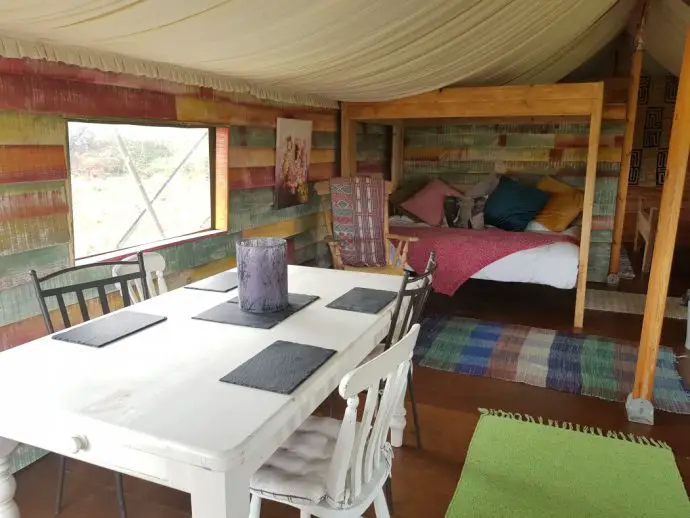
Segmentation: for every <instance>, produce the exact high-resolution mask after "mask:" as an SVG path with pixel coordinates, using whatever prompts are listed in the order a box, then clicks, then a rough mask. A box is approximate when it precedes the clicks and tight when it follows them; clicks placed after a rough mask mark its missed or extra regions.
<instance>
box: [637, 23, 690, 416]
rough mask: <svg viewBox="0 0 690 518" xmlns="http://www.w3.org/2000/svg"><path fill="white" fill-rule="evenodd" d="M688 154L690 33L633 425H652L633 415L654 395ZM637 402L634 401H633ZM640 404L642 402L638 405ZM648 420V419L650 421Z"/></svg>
mask: <svg viewBox="0 0 690 518" xmlns="http://www.w3.org/2000/svg"><path fill="white" fill-rule="evenodd" d="M689 152H690V31H688V33H687V34H686V39H685V49H684V52H683V63H682V65H681V69H680V78H679V84H678V96H677V98H676V107H675V110H674V112H673V125H672V127H671V139H670V142H669V147H668V160H667V162H666V181H665V183H664V188H663V191H662V193H661V204H660V208H659V224H658V233H657V236H656V243H655V245H654V252H653V255H652V268H651V272H650V275H649V286H648V290H647V300H646V303H645V308H644V318H643V320H642V335H641V337H640V350H639V353H638V356H637V367H636V370H635V385H634V387H633V393H632V400H631V399H630V398H629V399H628V418H629V419H631V420H635V421H642V422H647V423H649V424H652V423H653V409H651V410H652V412H651V415H649V413H650V412H648V411H647V412H644V410H645V409H643V411H640V412H635V408H636V407H637V409H639V408H640V406H644V407H646V410H650V408H651V403H650V402H651V400H652V394H653V391H654V374H655V371H656V359H657V353H658V350H659V341H660V339H661V328H662V326H663V323H664V311H665V309H666V296H667V294H668V280H669V276H670V274H671V264H672V262H673V249H674V247H675V243H676V233H677V231H678V218H679V216H680V206H681V203H682V201H683V187H684V185H685V173H686V170H687V165H688V153H689ZM635 400H637V401H635ZM640 400H642V401H640ZM650 418H651V419H650ZM650 421H651V422H650Z"/></svg>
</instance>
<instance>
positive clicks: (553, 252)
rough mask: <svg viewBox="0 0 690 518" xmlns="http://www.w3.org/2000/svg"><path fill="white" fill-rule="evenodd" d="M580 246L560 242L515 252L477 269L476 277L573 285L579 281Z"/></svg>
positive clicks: (554, 285)
mask: <svg viewBox="0 0 690 518" xmlns="http://www.w3.org/2000/svg"><path fill="white" fill-rule="evenodd" d="M579 251H580V249H579V247H578V246H577V245H576V244H574V243H569V242H559V243H551V244H549V245H544V246H539V247H537V248H532V249H530V250H522V251H521V252H515V253H514V254H510V255H508V256H506V257H504V258H502V259H499V260H498V261H496V262H493V263H491V264H490V265H489V266H486V267H484V268H482V269H481V270H479V271H478V272H477V273H475V274H474V275H473V276H472V278H473V279H484V280H488V281H500V282H530V283H533V284H546V285H547V286H553V287H554V288H560V289H570V288H574V287H575V284H576V283H577V267H578V263H579Z"/></svg>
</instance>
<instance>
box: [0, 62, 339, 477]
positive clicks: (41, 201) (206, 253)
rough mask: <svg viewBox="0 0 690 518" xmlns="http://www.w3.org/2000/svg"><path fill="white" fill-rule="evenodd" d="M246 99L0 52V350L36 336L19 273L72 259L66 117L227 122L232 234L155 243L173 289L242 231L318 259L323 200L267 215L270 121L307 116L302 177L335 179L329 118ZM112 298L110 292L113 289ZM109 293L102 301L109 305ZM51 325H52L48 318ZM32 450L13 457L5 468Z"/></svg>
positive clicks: (222, 260) (35, 314)
mask: <svg viewBox="0 0 690 518" xmlns="http://www.w3.org/2000/svg"><path fill="white" fill-rule="evenodd" d="M245 97H246V96H242V95H235V94H227V93H221V92H213V91H212V90H210V89H207V88H195V87H188V86H182V85H177V84H174V83H166V82H163V81H151V80H147V79H143V78H138V77H135V76H127V75H119V74H110V73H103V72H98V71H94V70H86V69H80V68H78V67H71V66H64V65H60V64H54V63H47V62H38V61H31V60H13V59H0V351H3V350H5V349H8V348H10V347H14V346H16V345H19V344H21V343H24V342H26V341H28V340H31V339H34V338H37V337H40V336H42V335H43V334H44V325H43V320H42V317H41V316H40V315H39V308H38V304H37V302H36V300H35V298H34V294H33V292H32V289H31V286H30V284H29V282H28V281H29V277H28V275H27V273H28V270H29V269H31V268H34V269H36V270H37V271H38V272H39V273H41V274H46V273H49V272H52V271H55V270H57V269H60V268H62V267H65V266H67V265H69V264H71V263H72V232H71V222H70V205H69V203H70V200H69V178H68V167H67V159H66V157H67V149H66V142H67V135H66V127H67V126H66V120H67V119H68V118H72V117H78V118H80V119H84V118H86V119H87V120H88V119H92V120H99V121H103V120H116V121H120V122H137V121H149V122H151V121H154V122H162V123H165V122H166V121H167V122H171V123H174V122H184V123H190V124H194V125H209V126H216V127H226V128H229V142H228V175H229V189H230V196H229V199H230V201H229V219H230V231H229V232H227V233H223V234H222V235H218V236H214V237H210V238H205V239H198V240H192V241H188V242H184V243H182V244H179V245H176V246H169V247H166V248H162V249H160V250H159V252H160V253H161V254H163V256H164V257H165V259H166V261H167V264H168V267H167V275H168V285H169V286H171V287H173V288H174V287H178V286H181V285H184V284H187V283H189V282H192V281H195V280H198V279H201V278H204V277H206V276H209V275H212V274H214V273H217V272H219V271H222V270H225V269H227V268H229V267H232V266H234V265H235V242H236V240H238V239H240V238H242V237H252V236H269V235H271V236H282V237H285V238H287V239H288V243H289V253H290V259H291V261H292V262H293V263H304V262H308V261H314V260H318V261H325V260H326V258H327V257H328V251H327V247H326V246H325V245H324V244H323V243H322V240H323V236H324V235H325V234H326V229H325V225H324V218H323V215H322V211H321V205H320V202H319V200H318V199H317V197H316V195H315V193H313V191H312V196H311V197H310V201H309V203H307V204H305V205H301V206H298V207H291V208H287V209H282V210H274V209H273V208H272V204H273V166H274V164H275V126H276V118H277V117H287V118H299V119H307V120H311V121H313V127H314V133H313V138H312V140H313V152H312V163H311V165H310V172H309V179H310V180H311V181H316V180H322V179H327V178H330V177H332V176H334V175H336V174H338V167H337V161H336V155H337V152H336V147H337V146H336V144H337V126H338V120H339V119H338V113H337V112H336V111H333V110H330V111H324V110H312V109H307V108H300V107H279V106H272V105H267V104H263V105H262V104H258V103H256V102H253V103H248V102H247V101H248V99H246V98H245ZM112 297H113V298H117V297H118V296H117V295H116V294H112ZM117 305H118V301H117V300H113V301H112V302H111V307H113V306H115V307H117ZM55 323H56V324H57V323H58V322H57V320H55ZM36 455H37V452H36V451H35V450H33V449H31V448H29V449H27V448H24V449H22V450H21V451H20V452H19V453H17V454H16V455H15V458H14V468H15V469H17V468H19V467H21V466H23V465H25V464H26V463H28V462H30V461H31V460H32V459H34V458H35V457H36Z"/></svg>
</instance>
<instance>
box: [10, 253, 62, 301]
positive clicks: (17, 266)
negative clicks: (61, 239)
mask: <svg viewBox="0 0 690 518" xmlns="http://www.w3.org/2000/svg"><path fill="white" fill-rule="evenodd" d="M69 262H70V259H69V245H67V244H61V245H57V246H50V247H47V248H39V249H37V250H29V251H26V252H20V253H17V254H12V255H5V256H1V257H0V290H1V289H7V288H12V287H13V286H18V285H19V284H24V283H28V282H31V281H30V277H29V270H30V269H34V270H36V271H37V272H38V275H39V276H43V275H47V274H49V273H52V272H54V271H57V270H60V269H61V268H67V267H68V266H69Z"/></svg>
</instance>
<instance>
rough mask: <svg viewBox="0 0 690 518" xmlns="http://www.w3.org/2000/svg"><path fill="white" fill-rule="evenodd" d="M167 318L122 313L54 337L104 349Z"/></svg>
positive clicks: (145, 314)
mask: <svg viewBox="0 0 690 518" xmlns="http://www.w3.org/2000/svg"><path fill="white" fill-rule="evenodd" d="M167 318H168V317H161V316H158V315H149V314H147V313H137V312H136V311H121V312H119V313H113V314H112V315H108V316H107V317H104V318H101V319H99V320H94V321H92V322H87V323H86V324H84V325H83V326H80V327H75V328H73V329H68V330H67V331H63V332H62V333H58V334H56V335H53V339H55V340H62V341H63V342H72V343H74V344H80V345H88V346H89V347H103V346H104V345H108V344H111V343H113V342H114V341H116V340H119V339H120V338H124V337H126V336H129V335H132V334H134V333H136V332H138V331H141V330H143V329H146V328H148V327H151V326H154V325H156V324H160V323H161V322H163V321H164V320H167Z"/></svg>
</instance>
